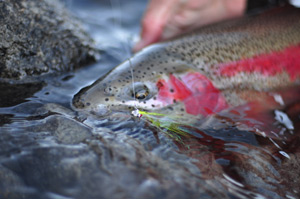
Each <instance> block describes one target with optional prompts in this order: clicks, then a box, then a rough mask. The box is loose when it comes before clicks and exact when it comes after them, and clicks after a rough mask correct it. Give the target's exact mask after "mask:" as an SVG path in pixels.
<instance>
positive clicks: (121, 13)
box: [0, 0, 300, 199]
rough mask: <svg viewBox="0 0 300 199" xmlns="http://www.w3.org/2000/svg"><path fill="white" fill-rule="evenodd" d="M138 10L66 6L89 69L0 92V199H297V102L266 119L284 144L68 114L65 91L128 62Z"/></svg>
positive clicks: (133, 5)
mask: <svg viewBox="0 0 300 199" xmlns="http://www.w3.org/2000/svg"><path fill="white" fill-rule="evenodd" d="M145 4H146V2H144V1H138V0H130V1H129V0H127V1H126V2H125V1H120V6H115V8H114V11H112V10H111V2H110V1H103V0H102V1H93V0H88V1H79V0H73V1H67V5H68V7H69V8H70V9H71V10H72V12H73V13H75V15H77V16H78V17H79V18H81V19H82V20H83V21H84V23H85V26H86V28H87V30H88V31H89V33H90V34H91V35H92V37H93V38H94V39H95V40H96V42H97V46H98V48H99V49H101V50H102V51H103V53H102V55H101V59H100V61H99V63H97V64H94V65H91V66H88V67H86V68H84V69H80V70H77V71H75V72H70V73H64V74H61V75H57V76H54V77H53V76H52V77H47V78H45V83H44V84H27V85H24V86H20V87H15V88H13V90H14V91H15V92H11V90H12V89H11V88H7V85H4V86H3V88H1V91H2V92H3V93H4V94H2V95H1V100H0V105H1V108H0V121H1V122H0V179H1V180H0V198H1V199H2V198H28V199H29V198H30V199H32V198H46V199H48V198H49V199H67V198H68V199H69V198H299V191H300V190H299V179H300V172H299V166H300V160H299V152H300V151H299V147H298V146H299V142H300V140H299V136H298V135H297V133H299V124H300V121H299V120H300V118H299V112H300V111H299V102H298V103H294V104H291V105H289V106H287V107H285V108H283V109H282V110H277V112H276V114H275V115H274V117H276V118H277V121H278V124H277V126H278V127H280V128H282V130H283V131H284V130H287V128H286V127H284V125H286V126H289V127H288V128H290V127H291V124H292V125H293V128H294V129H292V131H291V132H292V133H294V134H291V139H287V140H283V139H273V138H268V137H266V138H264V137H262V136H257V135H255V134H254V133H252V132H248V131H241V130H238V129H237V128H235V127H234V126H227V127H226V128H225V127H224V128H222V129H205V130H203V129H198V128H197V127H195V126H181V130H183V131H184V132H188V133H189V134H190V135H192V136H190V137H184V136H182V137H180V140H177V141H176V140H174V139H172V138H170V137H169V136H168V132H167V131H166V129H158V128H156V127H154V126H153V125H151V124H150V123H147V122H146V121H145V120H143V119H139V118H135V117H132V116H131V114H130V112H128V113H114V114H112V115H109V116H106V117H102V118H100V117H96V116H91V115H86V114H85V113H80V112H75V111H73V110H72V109H71V104H70V103H71V100H72V97H73V95H74V94H76V93H77V92H78V91H79V90H80V89H81V88H83V87H85V86H87V85H89V84H91V83H92V82H94V81H95V80H96V79H98V78H99V77H101V76H103V75H105V74H106V73H107V72H108V71H109V70H110V69H112V68H113V67H114V66H116V65H118V64H119V63H120V62H121V61H123V60H125V59H127V58H128V56H129V53H128V49H129V48H131V45H132V44H133V43H134V40H136V37H137V35H138V31H139V21H140V18H141V16H142V13H143V10H144V8H145ZM118 17H121V18H122V23H121V26H120V23H119V22H120V20H119V19H118ZM112 24H113V25H112ZM128 38H132V39H131V40H128ZM128 41H129V42H128ZM25 89H26V91H28V92H22V91H24V90H25ZM29 91H30V92H29ZM16 94H18V95H17V96H16ZM290 130H291V129H290ZM297 130H298V131H297ZM169 133H170V132H169Z"/></svg>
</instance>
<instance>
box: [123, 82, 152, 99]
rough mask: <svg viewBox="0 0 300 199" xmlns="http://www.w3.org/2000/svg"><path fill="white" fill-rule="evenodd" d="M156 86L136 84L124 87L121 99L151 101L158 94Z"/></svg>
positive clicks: (145, 83) (146, 83) (147, 83)
mask: <svg viewBox="0 0 300 199" xmlns="http://www.w3.org/2000/svg"><path fill="white" fill-rule="evenodd" d="M155 88H156V87H155V84H153V85H152V83H150V82H135V83H134V84H133V85H128V86H127V87H124V89H123V90H122V93H121V95H120V98H121V99H122V100H133V99H136V100H139V101H146V100H149V99H150V98H151V97H152V96H153V95H154V94H155V92H156V89H155Z"/></svg>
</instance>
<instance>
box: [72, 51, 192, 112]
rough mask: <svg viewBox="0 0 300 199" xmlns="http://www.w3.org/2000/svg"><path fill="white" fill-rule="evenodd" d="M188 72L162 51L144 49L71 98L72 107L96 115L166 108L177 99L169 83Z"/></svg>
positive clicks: (184, 66)
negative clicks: (115, 111)
mask: <svg viewBox="0 0 300 199" xmlns="http://www.w3.org/2000/svg"><path fill="white" fill-rule="evenodd" d="M153 48H154V49H153ZM191 70H192V67H191V66H189V65H188V64H186V63H184V62H183V61H181V60H179V59H175V58H172V55H170V54H168V53H166V52H165V51H164V50H163V48H160V47H159V48H157V47H156V46H154V47H152V48H150V49H149V48H147V49H146V52H145V50H144V51H142V52H141V53H138V54H136V55H135V56H134V57H132V58H131V59H129V60H127V61H125V62H123V63H122V64H120V65H119V66H117V67H116V68H114V69H113V70H111V71H110V72H109V73H108V74H107V75H105V76H104V77H102V78H100V79H98V80H97V81H96V82H95V83H93V84H92V85H91V86H89V87H86V88H84V89H82V90H81V91H80V92H79V93H78V94H76V95H75V96H74V98H73V106H74V107H75V108H77V109H84V110H87V111H92V112H94V113H97V114H99V115H103V114H105V113H108V112H110V111H114V110H117V111H120V110H121V111H122V110H127V111H128V110H132V109H136V108H138V109H141V110H147V111H151V110H153V111H154V110H158V109H162V108H166V107H168V106H170V105H174V103H176V100H177V98H178V96H175V94H176V93H175V91H177V90H176V89H174V88H171V87H170V86H169V82H170V81H171V79H172V81H174V78H180V76H181V75H183V74H185V73H187V72H188V71H191ZM187 94H188V93H187Z"/></svg>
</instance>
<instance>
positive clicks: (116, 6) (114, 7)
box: [110, 0, 139, 115]
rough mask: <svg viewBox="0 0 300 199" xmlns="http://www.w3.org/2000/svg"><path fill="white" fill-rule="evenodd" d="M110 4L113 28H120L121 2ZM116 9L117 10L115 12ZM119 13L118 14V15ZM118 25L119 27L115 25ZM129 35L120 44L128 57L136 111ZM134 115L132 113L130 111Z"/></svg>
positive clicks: (111, 1)
mask: <svg viewBox="0 0 300 199" xmlns="http://www.w3.org/2000/svg"><path fill="white" fill-rule="evenodd" d="M110 4H111V8H112V10H113V13H114V14H113V15H114V17H115V19H116V20H115V21H114V26H115V29H117V28H122V13H121V3H120V0H110ZM117 10H119V12H117ZM118 14H119V15H118ZM117 26H119V27H117ZM122 36H123V35H121V38H122ZM130 39H131V38H130V37H128V38H127V39H126V38H124V40H127V45H126V43H125V42H123V39H121V46H122V48H123V49H124V51H125V54H126V55H125V56H126V57H128V58H127V60H128V62H129V66H130V72H131V81H132V92H133V95H132V97H133V100H134V102H135V103H134V107H135V109H136V112H137V113H138V111H139V110H138V108H137V103H138V102H137V99H136V97H135V87H134V82H135V81H134V76H133V68H132V64H131V59H130V57H131V50H130ZM132 114H133V115H134V113H132Z"/></svg>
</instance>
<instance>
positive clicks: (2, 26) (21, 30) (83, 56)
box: [0, 0, 99, 80]
mask: <svg viewBox="0 0 300 199" xmlns="http://www.w3.org/2000/svg"><path fill="white" fill-rule="evenodd" d="M0 38H1V39H0V79H2V80H3V79H10V80H12V79H13V80H20V79H24V78H25V77H32V76H38V75H42V74H48V73H53V72H58V71H70V70H73V69H75V68H78V67H81V66H83V65H85V64H87V63H90V62H93V61H95V60H96V59H97V57H98V56H99V54H98V53H99V52H98V51H97V50H96V49H95V48H94V47H93V41H92V39H90V37H89V36H88V35H87V34H86V33H85V32H84V30H83V29H82V27H81V25H80V23H79V22H78V21H76V20H75V19H74V18H72V17H71V15H70V13H68V11H67V10H66V9H65V8H64V6H63V5H62V4H61V3H60V2H59V1H58V0H32V1H26V0H20V1H14V0H7V1H0Z"/></svg>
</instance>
